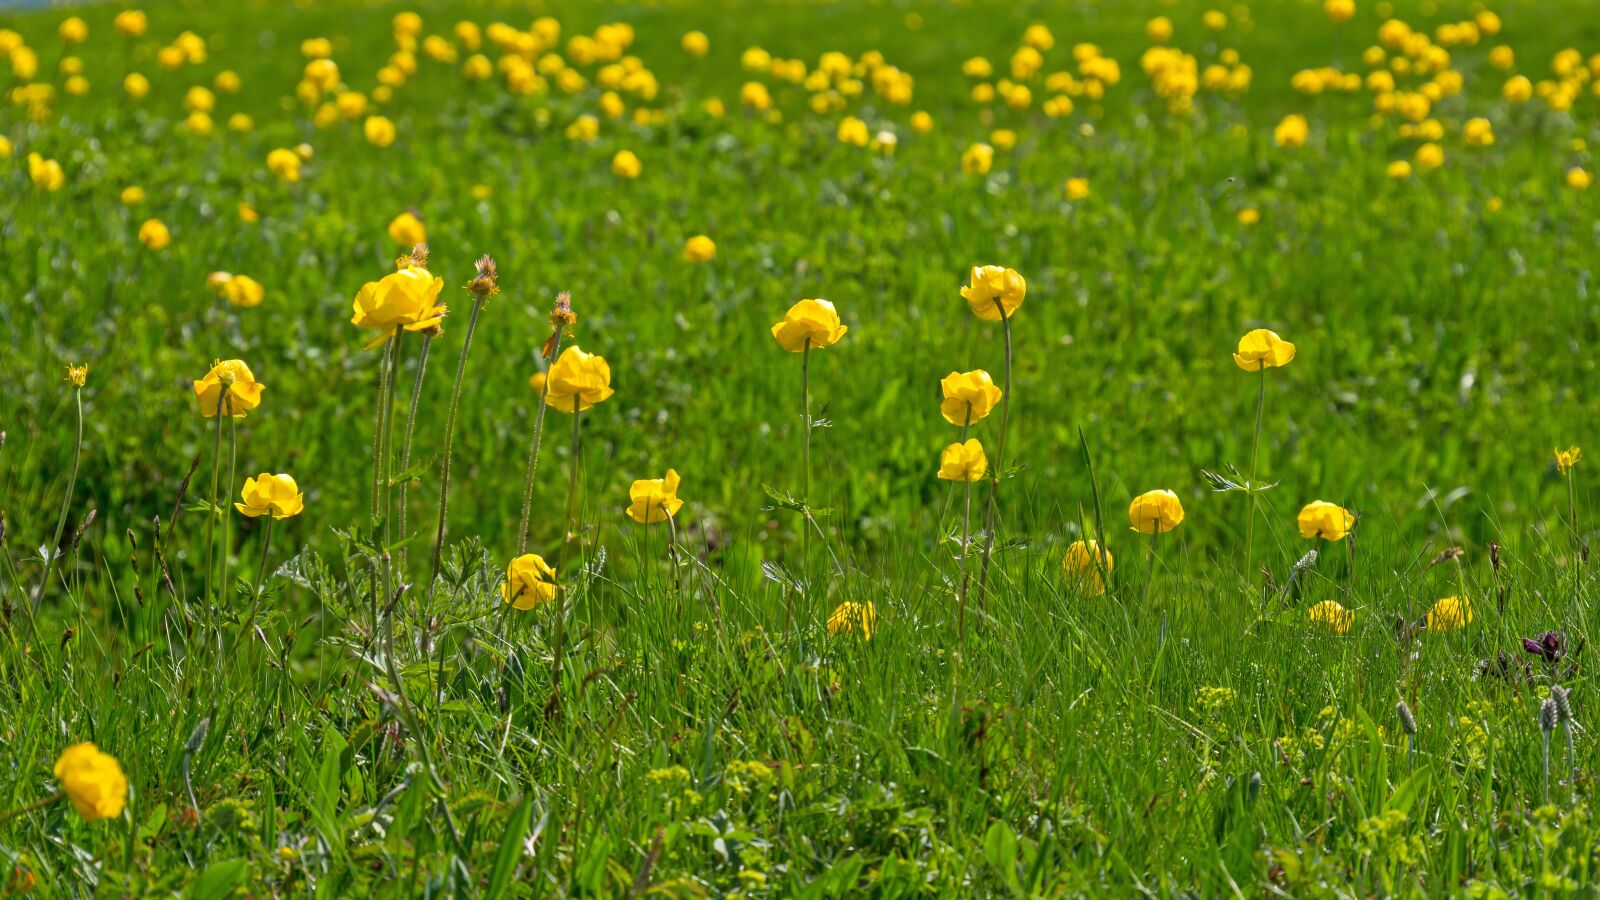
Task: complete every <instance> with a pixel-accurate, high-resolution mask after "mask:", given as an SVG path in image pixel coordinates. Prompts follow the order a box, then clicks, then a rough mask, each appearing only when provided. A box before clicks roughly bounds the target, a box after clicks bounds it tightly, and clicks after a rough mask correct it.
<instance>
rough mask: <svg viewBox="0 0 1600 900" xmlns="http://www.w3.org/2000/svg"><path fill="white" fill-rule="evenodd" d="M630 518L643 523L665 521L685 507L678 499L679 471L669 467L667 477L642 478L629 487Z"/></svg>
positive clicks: (649, 523) (651, 523)
mask: <svg viewBox="0 0 1600 900" xmlns="http://www.w3.org/2000/svg"><path fill="white" fill-rule="evenodd" d="M628 499H629V500H630V501H631V502H630V503H629V504H628V518H630V519H632V520H634V521H635V522H638V523H639V524H641V525H654V524H655V523H657V522H665V521H666V520H667V517H669V516H672V517H676V516H677V515H678V510H680V509H682V508H683V501H682V500H679V499H678V473H677V471H676V470H673V469H668V470H667V475H666V477H665V478H642V479H640V480H638V481H635V482H634V483H633V486H632V487H630V488H628Z"/></svg>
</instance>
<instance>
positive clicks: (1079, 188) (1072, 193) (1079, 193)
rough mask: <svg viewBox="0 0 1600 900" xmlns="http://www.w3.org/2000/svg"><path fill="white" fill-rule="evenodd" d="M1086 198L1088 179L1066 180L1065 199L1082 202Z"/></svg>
mask: <svg viewBox="0 0 1600 900" xmlns="http://www.w3.org/2000/svg"><path fill="white" fill-rule="evenodd" d="M1087 196H1089V179H1087V178H1068V179H1067V199H1068V200H1082V199H1083V198H1085V197H1087Z"/></svg>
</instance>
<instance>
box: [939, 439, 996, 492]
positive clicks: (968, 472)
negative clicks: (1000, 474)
mask: <svg viewBox="0 0 1600 900" xmlns="http://www.w3.org/2000/svg"><path fill="white" fill-rule="evenodd" d="M988 471H989V457H988V455H987V454H985V453H984V452H983V445H982V444H980V443H978V439H977V438H969V439H968V440H967V441H966V442H965V443H957V444H951V445H950V446H948V447H946V448H944V452H943V453H941V454H940V455H939V477H940V478H942V479H944V480H945V481H966V482H973V481H979V480H981V479H982V478H983V476H984V474H985V473H987V472H988Z"/></svg>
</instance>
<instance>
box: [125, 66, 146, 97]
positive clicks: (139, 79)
mask: <svg viewBox="0 0 1600 900" xmlns="http://www.w3.org/2000/svg"><path fill="white" fill-rule="evenodd" d="M122 89H123V90H124V91H126V92H127V94H128V96H129V97H132V98H133V99H135V100H143V99H144V97H145V95H146V94H148V93H150V79H148V78H146V77H144V76H143V75H140V74H139V73H138V72H129V73H128V74H127V76H126V77H124V78H123V79H122Z"/></svg>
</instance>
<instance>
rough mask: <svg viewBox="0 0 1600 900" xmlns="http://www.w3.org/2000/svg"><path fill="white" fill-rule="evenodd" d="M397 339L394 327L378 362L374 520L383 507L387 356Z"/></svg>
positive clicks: (373, 445) (373, 451)
mask: <svg viewBox="0 0 1600 900" xmlns="http://www.w3.org/2000/svg"><path fill="white" fill-rule="evenodd" d="M399 339H400V332H399V330H398V329H396V330H395V332H394V333H392V334H390V335H389V339H388V340H387V341H384V343H383V359H381V360H380V361H379V362H378V413H377V420H376V421H375V422H373V425H372V518H373V520H374V521H376V520H377V519H378V517H379V516H381V515H382V514H383V508H382V506H381V505H380V504H381V503H382V497H383V455H384V446H383V436H384V434H385V433H386V432H385V429H384V424H385V422H384V420H385V418H386V414H387V412H388V409H389V403H388V399H389V398H388V388H389V382H388V373H389V356H390V354H392V353H394V347H395V344H396V343H397V342H398V341H399Z"/></svg>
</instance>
